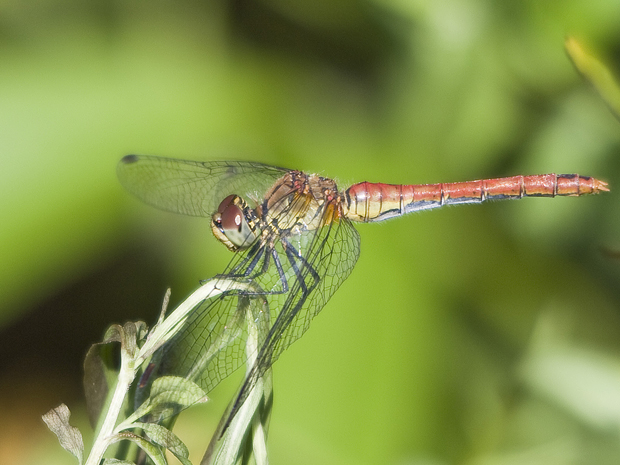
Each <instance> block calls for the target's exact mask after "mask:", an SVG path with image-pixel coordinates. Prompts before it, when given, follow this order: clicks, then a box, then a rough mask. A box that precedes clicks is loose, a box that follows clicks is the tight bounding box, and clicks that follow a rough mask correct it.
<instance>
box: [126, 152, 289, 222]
mask: <svg viewBox="0 0 620 465" xmlns="http://www.w3.org/2000/svg"><path fill="white" fill-rule="evenodd" d="M287 172H288V170H286V169H284V168H277V167H275V166H269V165H264V164H262V163H252V162H243V161H237V162H234V161H210V162H198V161H189V160H177V159H173V158H162V157H155V156H148V155H127V156H126V157H124V158H123V159H121V161H120V162H119V163H118V167H117V174H118V177H119V179H120V181H121V184H122V185H123V187H125V188H126V189H127V190H128V191H129V192H131V193H132V194H134V195H135V196H136V197H138V198H139V199H141V200H142V201H144V202H146V203H148V204H149V205H152V206H154V207H157V208H160V209H162V210H166V211H171V212H174V213H182V214H185V215H191V216H205V217H211V214H212V213H213V212H214V211H215V210H216V209H217V207H218V205H219V203H220V202H221V201H222V200H223V199H224V198H226V196H228V195H230V194H236V195H239V196H241V197H243V198H244V199H245V200H247V201H249V202H250V203H251V202H252V201H254V202H257V201H259V200H260V199H262V197H263V196H264V194H265V192H266V191H267V190H268V189H269V187H271V186H272V185H273V183H274V182H275V181H276V180H277V179H279V178H281V177H282V176H283V175H284V174H286V173H287Z"/></svg>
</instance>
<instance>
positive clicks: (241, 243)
mask: <svg viewBox="0 0 620 465" xmlns="http://www.w3.org/2000/svg"><path fill="white" fill-rule="evenodd" d="M250 212H251V210H250V209H249V208H248V207H247V204H246V203H245V202H244V200H243V199H242V198H241V197H239V196H238V195H229V196H228V197H226V198H225V199H224V200H222V202H221V203H220V205H219V206H218V207H217V212H215V213H214V214H213V218H212V226H211V230H212V231H213V234H214V235H215V237H216V238H217V239H218V240H220V241H221V242H223V243H224V245H226V247H228V248H229V249H230V250H232V251H236V250H239V249H246V248H248V247H249V246H250V245H252V244H253V243H254V241H255V240H256V239H257V237H258V235H259V234H260V231H259V230H258V229H257V227H256V224H255V221H253V219H252V216H251V214H250ZM246 215H248V217H247V218H246Z"/></svg>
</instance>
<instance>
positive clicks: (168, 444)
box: [134, 423, 191, 465]
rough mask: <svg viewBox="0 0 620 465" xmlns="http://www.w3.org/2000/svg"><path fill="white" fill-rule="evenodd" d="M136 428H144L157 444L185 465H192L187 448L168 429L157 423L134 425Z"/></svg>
mask: <svg viewBox="0 0 620 465" xmlns="http://www.w3.org/2000/svg"><path fill="white" fill-rule="evenodd" d="M134 427H136V428H142V429H143V430H144V431H145V432H146V434H148V436H149V438H150V439H151V440H152V441H153V442H154V443H155V444H159V445H160V446H163V447H165V448H166V449H168V450H169V451H170V452H172V453H173V454H174V455H175V457H176V458H177V459H179V461H180V462H181V463H182V464H183V465H191V462H190V461H189V450H188V449H187V446H186V445H185V444H184V443H183V441H181V440H180V439H179V437H178V436H177V435H176V434H174V433H173V432H172V431H170V430H169V429H168V428H165V427H163V426H161V425H157V424H155V423H134Z"/></svg>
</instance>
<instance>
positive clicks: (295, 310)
mask: <svg viewBox="0 0 620 465" xmlns="http://www.w3.org/2000/svg"><path fill="white" fill-rule="evenodd" d="M290 243H291V244H292V245H293V246H294V248H295V250H294V252H295V253H296V254H297V260H296V261H294V262H293V263H295V265H293V264H291V267H290V268H289V270H288V273H287V274H290V270H293V271H294V273H295V279H292V276H291V277H290V278H291V279H288V282H289V285H290V289H289V292H288V293H286V294H273V295H269V296H267V298H268V300H269V301H270V306H271V308H272V309H281V310H279V313H278V315H277V317H276V319H275V321H274V323H273V325H272V326H271V328H270V330H269V333H268V334H267V336H266V338H265V342H264V343H263V345H262V346H261V348H260V350H259V352H258V356H257V358H256V362H255V363H254V365H253V366H252V368H251V369H250V370H249V372H248V375H247V376H246V379H245V381H244V383H243V385H242V387H241V389H240V391H239V394H238V395H237V398H236V399H235V401H234V404H233V406H232V408H231V411H230V414H229V417H228V420H227V421H226V423H225V424H224V428H223V431H226V428H227V426H228V425H229V424H230V422H231V420H232V418H233V417H234V416H235V414H236V413H237V411H238V410H239V409H240V408H241V405H242V404H243V402H244V401H245V400H246V399H247V397H248V395H249V394H250V392H251V390H252V388H253V387H254V385H255V384H256V381H257V380H258V379H259V378H260V377H262V376H263V375H264V373H265V372H266V371H267V370H268V369H269V368H270V367H271V366H272V365H273V363H274V362H275V361H276V360H277V359H278V357H279V356H280V354H281V353H282V352H283V351H284V350H285V349H286V348H288V346H290V345H291V344H292V343H293V342H295V341H296V340H297V339H299V338H300V337H301V336H302V334H303V333H305V332H306V330H307V329H308V328H309V326H310V322H311V321H312V319H313V318H314V317H315V316H316V315H317V314H318V313H319V312H320V311H321V309H322V308H323V307H324V306H325V304H326V303H327V301H328V300H329V299H330V298H331V296H332V295H333V294H334V292H336V290H337V289H338V288H339V287H340V285H341V284H342V283H343V282H344V280H345V279H346V278H347V277H348V276H349V274H350V273H351V270H353V267H354V266H355V263H356V262H357V259H358V257H359V252H360V239H359V234H358V232H357V230H356V229H355V228H354V227H353V225H352V224H351V222H350V221H349V220H347V219H345V218H341V219H340V220H339V221H336V222H332V223H330V224H328V225H325V226H323V227H322V228H319V229H318V230H316V231H307V232H305V233H303V234H301V235H300V236H298V237H297V238H296V239H295V241H291V242H290ZM283 247H285V246H283ZM284 254H285V252H284ZM299 254H301V257H303V258H301V257H300V256H299ZM280 255H283V253H281V254H280ZM289 257H291V258H293V256H291V255H289ZM277 300H280V302H278V301H277ZM282 300H283V301H282Z"/></svg>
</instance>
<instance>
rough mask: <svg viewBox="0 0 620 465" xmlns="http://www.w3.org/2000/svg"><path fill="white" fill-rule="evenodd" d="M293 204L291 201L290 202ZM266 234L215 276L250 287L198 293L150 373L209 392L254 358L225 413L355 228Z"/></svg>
mask: <svg viewBox="0 0 620 465" xmlns="http://www.w3.org/2000/svg"><path fill="white" fill-rule="evenodd" d="M295 208H297V207H296V206H295V203H293V204H292V206H291V209H295ZM270 239H272V240H273V246H272V247H268V246H266V245H265V246H263V247H259V246H256V247H253V248H250V249H248V250H247V251H245V252H243V253H237V254H236V256H235V258H234V259H233V261H232V262H231V263H230V264H229V266H228V267H227V270H226V273H224V274H222V275H220V277H219V278H217V279H220V280H222V282H223V281H224V280H227V281H229V280H231V279H232V280H237V281H238V283H239V288H242V287H244V286H245V288H247V286H251V287H252V289H254V291H253V292H254V293H253V294H248V293H247V292H246V291H239V292H229V293H228V294H224V295H220V296H218V297H216V298H214V299H208V300H205V301H204V302H203V304H202V305H200V306H199V307H198V308H197V309H196V310H195V311H194V312H193V313H192V315H191V316H190V317H189V319H188V322H187V324H186V325H185V327H184V328H183V330H182V331H181V332H180V333H179V334H178V335H177V336H176V337H175V338H174V339H173V340H172V341H170V343H168V344H167V345H166V346H165V347H164V348H163V349H162V350H163V351H164V352H163V355H162V361H161V365H160V367H159V369H158V370H157V376H162V375H174V376H181V377H183V378H187V379H190V380H191V381H193V382H196V383H197V384H199V385H200V386H201V387H202V388H203V389H204V390H205V391H207V392H209V391H210V390H211V389H213V388H214V387H215V386H217V384H219V382H220V381H222V380H223V379H224V378H226V377H227V376H229V375H230V374H232V373H233V372H234V371H235V370H236V369H237V368H238V367H239V366H240V365H241V364H243V363H244V362H245V361H246V360H247V359H248V358H250V357H249V356H250V355H251V358H255V360H256V361H255V363H254V365H253V366H252V367H250V368H249V371H248V376H247V378H246V380H245V381H244V384H243V386H242V388H241V391H240V393H239V395H238V397H237V399H236V400H235V402H234V404H233V406H232V408H231V411H230V416H229V421H230V419H232V417H234V415H235V414H236V413H237V411H238V410H239V408H240V407H241V405H242V404H243V402H244V401H245V399H246V398H247V396H248V394H249V392H250V391H251V389H252V387H253V386H254V385H255V384H256V381H257V380H258V379H259V378H260V377H261V376H263V374H264V373H265V371H266V370H267V369H269V367H271V365H272V364H273V363H274V362H275V361H276V360H277V359H278V357H279V356H280V354H281V353H282V352H283V351H284V350H285V349H286V348H287V347H288V346H290V345H291V344H292V343H293V342H294V341H296V340H297V339H299V338H300V337H301V336H302V334H303V333H304V332H305V331H306V330H307V329H308V327H309V326H310V322H311V321H312V319H313V318H314V317H315V316H316V315H317V314H318V313H319V312H320V311H321V309H322V308H323V307H324V306H325V304H326V303H327V301H328V300H329V298H330V297H331V296H332V295H333V293H334V292H335V291H336V289H338V287H339V286H340V285H341V284H342V282H343V281H344V280H345V279H346V278H347V277H348V275H349V274H350V272H351V270H352V269H353V267H354V265H355V263H356V261H357V258H358V256H359V235H358V233H357V231H356V230H355V228H354V227H353V226H352V224H351V223H350V222H349V221H348V220H347V219H344V218H340V219H338V220H337V221H332V222H329V223H328V224H326V225H325V226H323V227H320V228H318V229H316V230H310V231H305V232H303V233H301V234H298V235H289V236H285V237H279V236H278V237H272V238H270ZM268 242H269V241H268ZM248 298H249V299H250V300H251V305H249V306H248V304H247V299H248ZM244 302H246V303H245V304H244ZM247 308H250V309H251V310H252V312H253V313H252V316H251V318H253V321H251V322H248V320H247V318H248V314H247V312H246V311H245V310H243V309H247ZM248 323H250V324H251V325H252V326H253V327H254V328H256V327H258V328H265V329H264V330H263V331H262V334H260V337H259V341H260V344H259V346H258V348H257V353H253V354H248V353H247V351H246V349H247V345H246V342H247V338H248ZM229 421H228V422H227V423H226V424H225V426H224V428H223V430H222V432H224V431H225V430H226V426H227V425H228V423H229Z"/></svg>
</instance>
